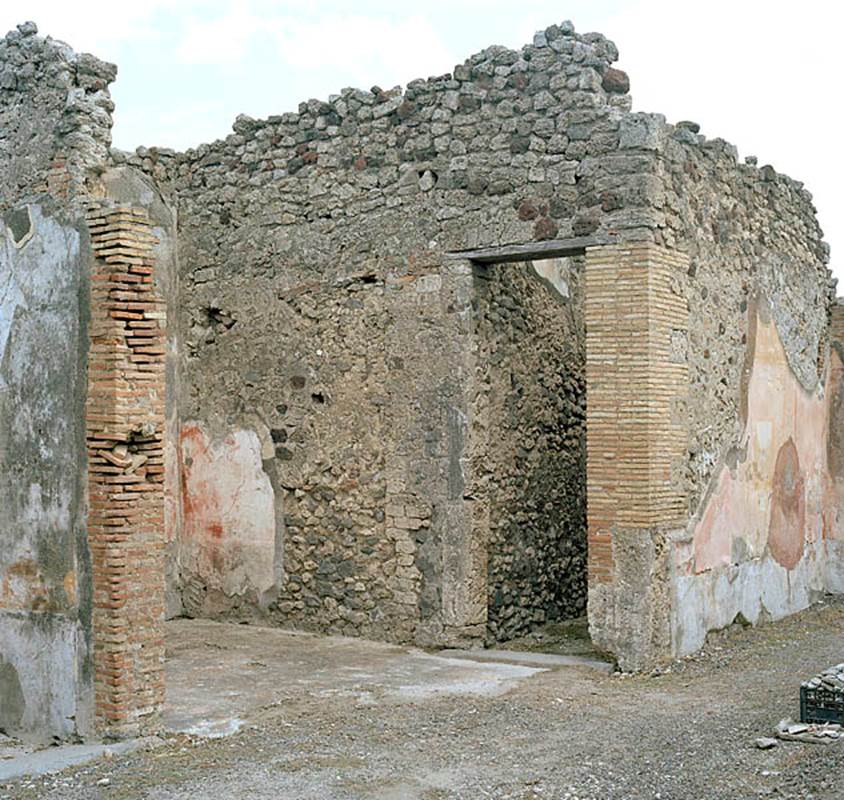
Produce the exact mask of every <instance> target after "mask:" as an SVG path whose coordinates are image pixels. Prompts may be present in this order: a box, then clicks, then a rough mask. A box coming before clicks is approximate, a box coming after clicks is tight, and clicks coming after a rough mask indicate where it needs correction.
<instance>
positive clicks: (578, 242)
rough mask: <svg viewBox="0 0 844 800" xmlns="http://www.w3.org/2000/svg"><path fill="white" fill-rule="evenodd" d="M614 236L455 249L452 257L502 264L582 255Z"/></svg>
mask: <svg viewBox="0 0 844 800" xmlns="http://www.w3.org/2000/svg"><path fill="white" fill-rule="evenodd" d="M615 242H616V237H614V236H608V235H605V236H577V237H574V238H573V239H549V240H547V241H544V242H528V243H527V244H504V245H500V246H499V247H483V248H481V249H478V250H455V251H452V252H451V253H449V254H448V255H449V257H450V258H463V259H467V260H468V261H474V262H475V263H476V264H501V263H505V262H508V261H539V260H541V259H543V258H563V257H566V256H582V255H583V254H584V253H585V252H586V248H587V247H596V246H598V245H606V244H614V243H615Z"/></svg>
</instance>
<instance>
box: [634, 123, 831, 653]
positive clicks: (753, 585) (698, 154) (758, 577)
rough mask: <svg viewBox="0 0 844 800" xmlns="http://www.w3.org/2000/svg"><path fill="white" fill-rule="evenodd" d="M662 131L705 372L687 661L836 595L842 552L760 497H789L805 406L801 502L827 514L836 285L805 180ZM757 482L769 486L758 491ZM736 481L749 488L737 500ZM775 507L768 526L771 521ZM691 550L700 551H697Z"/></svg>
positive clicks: (674, 228) (665, 234) (696, 378)
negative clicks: (709, 646) (737, 623)
mask: <svg viewBox="0 0 844 800" xmlns="http://www.w3.org/2000/svg"><path fill="white" fill-rule="evenodd" d="M648 123H649V124H653V126H654V147H656V148H658V149H659V151H660V153H661V157H660V161H659V165H660V169H659V175H660V179H661V182H662V192H663V193H664V195H663V197H664V201H663V209H664V215H665V216H664V226H663V227H662V229H661V231H660V237H661V239H662V241H664V242H666V243H668V244H671V245H673V244H674V243H678V244H679V245H680V246H681V247H683V249H684V250H685V251H686V252H687V253H688V255H689V270H688V273H687V276H686V279H685V293H686V297H687V301H688V307H689V332H688V339H687V341H685V342H683V343H682V347H683V350H684V352H685V356H686V358H687V361H688V369H689V391H688V397H687V399H686V408H687V414H688V426H689V428H688V437H689V451H688V459H687V464H686V475H685V482H686V487H687V498H688V508H689V514H690V523H689V526H688V527H687V529H686V530H685V531H678V532H677V533H676V535H675V536H674V537H673V540H674V544H673V548H672V549H673V551H674V556H673V561H674V564H673V566H672V569H673V570H675V576H674V579H673V580H674V581H675V584H674V585H675V596H674V598H673V600H672V608H673V612H672V613H673V618H674V623H673V631H672V637H673V648H674V651H675V652H678V653H686V652H689V651H690V650H693V649H696V648H697V647H698V646H699V645H700V643H701V642H702V636H703V635H704V633H705V631H706V630H709V629H714V628H719V627H723V626H724V625H725V624H729V622H731V621H732V620H733V618H734V617H736V616H737V615H741V616H742V617H743V619H747V620H751V621H754V622H755V621H756V620H757V619H760V618H767V617H779V616H782V615H784V614H785V613H792V612H793V611H796V610H799V609H800V608H804V607H805V606H806V605H808V603H809V602H811V600H812V598H813V597H815V596H816V595H817V593H818V592H819V591H822V588H821V587H822V585H823V579H822V578H821V577H819V576H820V575H821V574H822V573H823V567H822V566H821V564H823V563H825V562H826V560H827V559H826V553H825V552H823V553H817V552H815V551H816V550H817V545H816V544H813V543H816V542H819V541H820V538H821V537H822V534H821V532H820V530H819V529H813V527H814V524H813V523H812V524H809V525H808V527H804V524H803V522H799V523H798V520H797V518H796V517H794V518H792V517H788V519H787V520H786V519H782V520H780V523H776V524H775V522H774V517H776V516H777V515H778V514H779V513H780V512H779V511H778V510H777V509H776V508H775V505H776V503H775V502H774V504H773V505H771V504H769V501H767V500H763V499H753V498H751V497H750V496H749V495H748V494H747V492H750V493H751V494H752V493H753V492H756V491H761V492H762V493H763V495H766V496H772V497H774V498H776V496H777V495H778V492H779V491H780V490H779V489H778V488H777V486H778V482H780V481H781V480H782V475H780V474H779V473H778V472H777V470H776V469H775V466H776V464H775V461H776V459H775V458H774V456H775V455H776V452H775V450H776V448H777V447H785V445H786V440H788V434H787V433H786V431H789V430H791V429H790V428H789V425H791V424H792V423H791V414H792V411H791V410H790V409H791V406H788V402H790V401H789V400H788V398H790V397H791V396H792V395H794V397H795V399H794V400H793V402H795V403H797V404H798V406H799V407H800V408H801V409H802V411H801V412H798V413H799V414H801V415H802V414H805V418H804V419H803V422H802V427H803V430H804V431H812V435H814V436H816V439H817V440H816V441H815V442H814V444H813V445H812V446H811V448H809V449H807V447H809V446H808V439H807V438H806V434H805V433H801V432H800V431H797V432H792V434H793V436H794V442H796V443H797V450H795V451H794V453H795V458H798V460H799V462H800V464H802V466H801V467H799V468H798V469H797V473H799V476H800V477H799V481H800V482H801V483H800V487H801V488H800V491H799V494H800V496H801V497H800V500H799V502H800V503H803V502H805V503H807V504H808V506H807V508H808V507H810V506H811V505H812V504H813V503H819V502H821V501H820V500H819V499H818V498H819V497H821V495H822V492H821V489H820V488H819V487H820V486H821V484H822V483H824V481H825V480H826V479H824V478H822V475H823V473H824V472H825V469H826V468H825V466H824V465H823V464H820V463H818V461H817V458H816V454H815V453H814V449H813V448H816V447H819V446H821V442H822V441H823V440H824V438H825V436H826V434H825V433H824V430H823V429H822V428H821V427H817V426H816V424H815V423H816V422H818V421H819V420H820V419H821V418H822V417H823V415H824V414H825V411H824V410H823V404H822V403H820V404H818V405H816V406H815V405H812V404H810V403H808V400H807V398H808V397H810V396H817V395H818V393H819V392H820V393H822V392H823V384H824V381H826V380H828V375H827V371H826V367H827V366H828V358H829V331H828V324H829V313H830V309H831V305H832V303H833V301H834V288H835V285H834V281H833V280H832V279H831V277H830V273H829V270H828V268H827V261H828V255H829V254H828V248H827V245H826V244H825V243H824V242H823V236H822V233H821V231H820V229H819V227H818V224H817V220H816V218H815V209H814V207H813V206H812V202H811V195H810V194H809V193H808V192H807V191H806V190H805V189H804V188H803V186H802V184H800V183H799V182H797V181H794V180H792V179H790V178H788V177H785V176H782V175H778V174H777V173H776V172H775V171H774V169H773V168H772V167H770V166H764V167H761V168H760V167H758V166H757V165H756V160H755V159H754V158H752V157H751V158H749V159H748V160H747V163H744V164H740V163H738V162H737V158H736V156H737V154H736V151H735V148H733V147H732V146H730V145H729V144H727V143H726V142H724V141H723V140H720V139H715V140H706V139H705V138H704V137H703V136H701V135H699V134H698V132H697V126H696V125H694V124H692V123H681V124H679V125H677V126H669V125H665V124H664V122H663V121H662V120H661V119H659V118H655V117H651V118H649V120H648ZM759 314H761V315H762V321H761V322H758V323H757V316H758V315H759ZM757 332H760V335H761V334H762V333H764V335H765V337H767V338H766V339H765V342H768V339H769V338H770V337H771V336H775V338H776V341H777V343H781V355H776V356H775V355H774V354H773V351H774V350H776V347H775V345H774V344H771V343H767V344H764V345H762V347H763V349H762V351H761V352H757V348H758V347H759V346H760V342H758V341H757ZM760 359H762V360H763V363H761V364H760V363H759V360H760ZM760 371H761V372H762V374H763V375H764V376H765V377H764V378H760V377H759V376H758V374H757V373H759V372H760ZM786 372H787V373H789V376H788V377H786V375H785V373H786ZM756 381H767V389H765V390H763V391H762V394H768V395H777V397H776V398H774V397H772V396H771V397H768V398H767V400H766V401H765V403H766V404H767V405H766V407H765V409H764V410H762V409H761V407H759V408H757V409H755V410H753V409H751V408H750V407H749V406H750V404H751V402H752V400H753V392H752V391H751V388H750V387H751V385H756V384H755V382H756ZM774 387H778V388H774ZM798 387H799V388H798ZM759 402H762V400H761V398H760V399H759V400H757V403H759ZM771 403H773V404H774V405H773V407H772V406H771V405H770V404H771ZM782 403H786V405H785V406H783V405H781V404H782ZM813 409H814V410H813ZM754 416H755V417H756V419H754V420H752V421H751V417H754ZM766 432H767V433H766ZM760 437H761V438H760ZM781 437H784V438H781ZM789 441H790V440H789ZM772 447H774V448H775V449H774V451H771V450H770V448H772ZM772 452H773V455H772ZM783 452H785V451H783ZM798 453H799V457H798ZM791 466H794V465H791ZM791 466H789V467H788V469H789V470H790V469H791ZM783 468H785V467H783ZM748 470H749V472H746V471H748ZM751 473H752V474H753V476H754V477H753V479H752V480H751V479H750V478H749V477H748V476H749V475H750V474H751ZM789 474H790V473H789ZM728 475H730V476H732V477H731V478H728V477H727V476H728ZM793 477H795V479H797V476H793ZM790 479H791V478H789V480H790ZM747 480H751V483H753V482H755V481H761V484H760V485H759V486H757V487H756V488H754V489H751V488H749V484H748V483H745V481H747ZM725 481H726V482H731V481H737V482H738V485H740V486H743V487H744V488H743V489H742V490H740V491H738V492H737V493H735V494H732V495H730V492H729V491H728V490H726V489H725V486H724V484H725ZM754 497H755V495H754ZM795 497H796V496H795ZM813 498H814V499H813ZM795 502H797V500H796V499H795ZM760 509H762V516H763V517H765V520H764V522H762V521H761V520H760V519H756V517H755V514H756V512H757V511H759V510H760ZM809 513H810V514H811V513H812V512H809ZM814 513H818V514H819V513H821V512H820V510H819V509H816V512H814ZM769 518H770V519H769ZM809 519H811V517H810V518H809ZM814 519H815V520H816V521H817V520H818V519H819V517H817V516H816V517H814ZM704 542H708V544H704ZM714 542H718V544H714ZM728 542H729V544H728ZM778 542H780V544H777V543H778ZM785 542H787V544H785ZM804 543H806V544H805V548H806V553H807V554H808V553H809V551H812V554H811V556H808V555H807V558H808V559H809V560H808V561H806V560H805V559H803V560H801V559H798V560H799V561H800V565H798V564H797V563H796V562H795V563H789V565H788V566H785V565H783V564H781V563H780V562H779V561H778V560H777V557H776V554H777V550H778V547H779V548H780V549H781V548H782V547H785V548H786V549H788V548H791V549H795V548H796V549H797V550H799V552H800V553H801V554H802V553H803V552H804ZM690 548H691V549H693V550H694V552H695V555H692V556H690V555H689V552H690ZM715 551H717V552H718V555H717V556H714V555H713V553H714V552H715ZM705 553H706V554H708V555H705ZM804 562H805V563H804ZM704 585H705V586H707V587H708V588H705V589H704V588H703V587H704ZM704 598H709V599H708V600H705V599H704Z"/></svg>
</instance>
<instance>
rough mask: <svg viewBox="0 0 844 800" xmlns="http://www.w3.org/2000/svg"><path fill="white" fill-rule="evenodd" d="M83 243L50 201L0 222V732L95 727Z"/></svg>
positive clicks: (72, 221) (40, 734) (57, 732)
mask: <svg viewBox="0 0 844 800" xmlns="http://www.w3.org/2000/svg"><path fill="white" fill-rule="evenodd" d="M88 252H89V251H88V244H87V237H86V236H85V234H84V230H83V227H82V222H81V220H80V219H79V218H73V217H72V216H70V215H68V214H66V213H65V212H64V211H62V210H60V209H59V208H58V206H57V204H56V203H54V202H52V201H49V200H48V199H46V198H45V199H43V200H42V202H40V203H37V204H36V203H32V204H29V205H20V206H18V207H16V208H13V209H9V210H7V211H6V212H5V213H4V214H3V215H2V220H0V478H2V480H0V730H2V731H5V732H7V733H9V734H13V735H19V736H25V737H35V738H38V739H48V738H49V737H50V736H56V737H65V736H72V735H76V734H84V733H86V732H87V731H88V725H89V721H90V701H91V674H90V660H89V658H90V653H89V642H90V635H91V633H90V625H91V621H90V603H91V587H90V565H89V561H88V551H87V547H86V535H85V488H84V475H85V439H84V436H85V424H84V416H83V407H84V406H83V404H84V398H85V386H86V382H85V362H86V356H87V349H88V347H87V331H86V324H87V322H86V315H85V312H84V310H83V309H84V308H86V307H87V293H88V285H87V270H86V266H87V261H86V259H87V257H88Z"/></svg>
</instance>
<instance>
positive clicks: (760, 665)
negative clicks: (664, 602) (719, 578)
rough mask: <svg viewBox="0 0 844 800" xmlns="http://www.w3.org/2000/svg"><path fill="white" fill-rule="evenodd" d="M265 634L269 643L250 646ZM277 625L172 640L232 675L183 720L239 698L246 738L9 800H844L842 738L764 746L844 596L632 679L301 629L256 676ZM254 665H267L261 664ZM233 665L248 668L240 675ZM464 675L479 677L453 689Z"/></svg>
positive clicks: (829, 656) (179, 654) (825, 652)
mask: <svg viewBox="0 0 844 800" xmlns="http://www.w3.org/2000/svg"><path fill="white" fill-rule="evenodd" d="M208 631H212V632H213V634H214V635H213V636H209V635H208ZM256 633H257V635H258V637H260V641H261V643H262V645H261V646H262V648H263V653H264V654H263V655H259V656H254V655H251V654H250V653H251V651H250V650H249V648H247V647H245V644H244V643H245V642H246V641H249V640H250V637H252V636H254V635H256ZM277 633H278V632H274V631H265V630H263V631H262V630H261V629H254V628H252V629H248V630H246V631H245V632H244V629H243V628H242V627H238V626H231V627H228V626H214V627H213V628H191V629H190V630H188V629H185V630H184V631H183V632H182V634H180V635H179V636H176V637H174V642H175V646H174V650H175V652H171V665H170V667H169V669H171V670H172V666H173V664H174V663H178V660H179V659H192V660H193V662H194V664H197V665H198V666H197V671H196V672H194V673H193V680H190V679H189V675H190V674H189V673H186V675H185V683H186V684H191V683H193V684H194V688H196V689H197V691H199V690H200V689H202V690H203V691H208V690H213V689H214V687H215V686H217V685H218V684H217V683H216V681H217V679H216V678H214V672H213V669H212V666H213V664H214V662H215V658H216V659H217V660H218V661H219V662H220V664H221V670H220V671H219V672H218V677H219V674H220V673H221V672H222V673H228V677H226V679H225V680H224V681H223V683H222V684H220V685H222V686H223V687H224V688H223V689H222V690H220V691H219V692H218V695H219V698H224V697H228V698H229V700H228V701H226V702H223V703H221V704H217V703H216V701H215V700H214V698H211V701H207V702H206V701H203V702H204V703H206V705H205V706H204V707H203V708H202V710H201V713H199V717H197V712H198V711H199V710H200V709H199V706H197V704H196V703H194V702H193V701H190V700H189V699H184V698H187V695H185V694H182V697H183V701H182V702H183V707H182V709H181V711H179V709H176V708H173V707H171V710H170V715H171V716H170V722H171V724H174V725H177V724H178V723H179V720H180V719H181V722H182V724H184V725H186V726H187V727H190V726H191V725H195V724H197V719H199V718H202V719H206V718H207V720H209V721H210V722H211V723H214V722H215V721H216V722H221V721H222V722H223V723H225V720H226V719H230V717H227V716H226V715H227V714H229V713H230V711H231V708H233V707H237V708H240V709H244V711H243V714H242V717H241V718H238V720H239V721H238V722H237V725H239V726H240V729H239V731H238V732H237V733H235V734H233V735H230V736H227V737H224V738H216V739H207V738H205V739H200V738H198V737H197V736H195V735H189V734H175V735H170V736H168V737H167V738H166V740H165V741H164V743H163V744H159V745H158V746H155V747H150V748H149V749H147V750H141V751H137V752H134V753H129V754H122V755H115V756H114V757H112V758H110V759H109V758H103V759H100V760H98V761H96V762H94V763H91V764H89V765H87V766H85V767H81V768H74V769H70V770H66V771H64V772H62V773H59V774H56V775H51V776H46V777H44V778H38V779H25V780H23V781H18V782H14V783H11V784H6V785H5V786H4V785H2V784H0V798H16V799H17V798H68V800H70V799H71V798H72V799H73V800H83V799H84V800H118V799H119V800H128V799H129V798H139V799H140V798H143V799H144V800H177V799H178V800H181V799H182V798H184V799H185V800H187V798H190V800H203V799H204V798H213V800H230V799H236V798H249V799H250V800H253V799H254V800H264V799H265V798H266V800H270V798H272V800H279V799H282V800H284V799H286V798H290V800H341V799H342V800H351V799H352V798H362V799H364V798H382V799H383V800H388V799H396V800H398V799H399V798H418V799H419V800H444V799H445V798H472V800H475V799H476V798H496V799H500V800H505V799H507V798H512V799H513V800H515V799H516V798H519V799H520V800H527V799H528V798H531V799H534V798H554V799H557V798H559V799H560V800H562V799H564V798H568V799H569V800H575V798H577V799H578V800H586V799H587V798H589V800H592V799H594V800H615V799H617V800H622V798H624V799H625V800H626V799H628V798H629V799H630V800H633V799H634V798H648V800H655V798H660V799H661V800H673V799H674V798H677V799H678V800H682V799H683V798H689V800H691V799H692V798H694V800H699V799H700V798H735V799H737V800H739V799H741V798H759V797H771V798H805V799H807V800H808V798H814V800H827V799H829V800H832V798H841V797H844V743H841V744H839V743H836V744H832V745H829V746H821V745H809V744H802V743H790V742H789V743H786V742H782V743H780V744H779V746H777V747H775V748H773V749H771V750H764V751H763V750H759V749H757V748H756V746H755V744H754V740H755V739H756V738H757V737H759V736H767V735H770V734H771V732H772V730H773V728H774V726H775V725H776V724H777V722H778V721H779V720H780V719H781V718H782V717H785V716H796V715H797V712H798V703H797V699H798V687H799V683H800V681H801V680H802V679H804V678H805V677H807V676H810V675H812V674H814V673H816V672H818V671H819V670H821V669H822V668H824V667H826V666H829V665H831V664H835V663H839V662H841V661H844V605H843V604H841V603H840V602H835V603H828V604H821V605H819V606H817V607H815V608H813V609H810V610H809V611H807V612H805V613H803V614H801V615H799V616H797V617H793V618H791V619H787V620H784V621H781V622H777V623H772V624H768V625H764V626H761V627H759V628H739V627H736V628H734V629H731V630H729V631H726V632H723V633H721V634H718V635H716V636H713V637H711V640H710V642H709V644H708V645H707V647H706V649H705V651H704V652H703V653H701V654H699V655H697V656H695V657H693V658H690V659H687V660H685V661H682V662H678V663H676V664H674V665H672V666H671V667H670V668H669V669H666V670H663V671H661V672H658V673H657V672H655V673H653V674H648V675H638V676H634V677H629V676H628V677H625V676H619V675H605V674H602V673H600V672H597V671H594V670H588V669H579V668H572V667H566V668H563V669H557V670H527V668H524V669H525V670H527V671H526V672H524V673H522V672H508V670H507V669H504V668H503V667H502V668H501V669H500V670H499V669H494V668H493V669H489V668H490V665H489V664H485V665H483V667H482V668H481V667H480V665H478V668H477V669H478V670H480V671H477V670H472V671H470V672H466V673H460V672H459V671H460V670H461V669H462V667H461V666H460V665H458V664H455V663H454V662H452V661H451V660H447V659H441V660H443V661H447V662H448V663H446V664H441V663H439V662H438V661H437V660H436V659H435V660H433V661H432V660H430V659H431V657H430V656H427V655H426V654H422V653H419V651H408V650H405V649H403V648H390V647H389V646H381V645H372V644H371V643H367V644H365V645H363V646H362V649H361V651H360V652H358V650H357V649H356V648H355V647H354V646H353V645H349V644H343V643H344V642H346V643H348V641H349V640H339V644H333V643H329V644H330V645H331V646H320V645H318V644H315V643H312V642H308V641H307V640H306V639H302V640H301V644H302V648H300V649H299V650H298V652H297V650H296V649H295V648H294V649H293V650H292V655H293V657H294V658H297V659H299V660H298V661H295V662H294V667H293V668H291V669H288V670H287V671H286V672H282V673H280V675H281V677H279V678H278V680H276V681H275V682H273V680H267V679H265V678H261V679H259V680H255V679H254V678H250V675H255V674H259V673H262V672H264V671H268V672H269V673H270V674H272V673H273V672H274V670H275V667H274V666H273V665H274V664H275V662H274V661H273V659H274V658H278V659H280V660H284V659H283V654H282V653H281V648H278V647H276V645H275V644H274V643H275V642H276V641H278V642H281V641H282V640H280V639H279V640H276V639H274V637H275V636H276V635H277ZM229 634H230V635H229ZM241 636H243V637H245V638H244V639H241V638H240V637H241ZM282 636H289V635H288V634H282ZM285 641H286V640H285ZM206 643H210V644H206ZM242 645H243V646H242ZM286 647H287V649H288V650H289V642H288V644H287V646H286ZM347 647H348V650H347V651H345V652H344V648H347ZM179 648H182V649H181V650H179ZM226 648H229V649H228V650H227V649H226ZM332 648H336V657H337V662H336V663H333V665H332V662H333V661H334V657H333V656H331V655H330V654H331V653H332ZM361 652H362V653H363V655H361ZM273 653H274V654H275V655H272V657H270V655H271V654H273ZM326 654H328V656H327V655H326ZM230 659H232V660H233V661H230ZM250 660H252V661H258V662H259V664H256V665H253V666H252V667H249V666H248V662H249V661H250ZM182 663H183V664H186V663H188V662H187V661H185V660H183V661H182ZM232 663H236V664H240V665H241V666H240V667H237V669H235V673H236V674H231V671H232V666H231V664H232ZM260 664H264V665H265V666H263V667H262V666H260ZM493 667H494V665H493ZM509 669H510V670H512V669H515V668H514V667H512V666H510V667H509ZM238 670H240V671H238ZM250 670H251V672H250ZM332 670H333V671H332ZM455 670H456V672H455ZM460 674H462V675H463V678H465V679H466V680H464V681H463V684H464V685H463V687H462V688H458V689H457V690H454V685H455V683H460V680H459V675H460ZM339 675H345V676H346V677H345V680H344V681H342V680H339V679H338V676H339ZM291 676H293V677H292V678H291ZM327 681H331V682H333V684H334V685H333V687H332V686H329V685H327V683H326V682H327ZM202 682H205V686H204V687H200V686H198V684H199V683H202ZM273 687H275V688H273ZM420 687H421V688H420ZM449 687H452V688H451V689H449ZM332 688H333V691H328V690H329V689H332ZM232 692H234V693H236V694H235V695H231V694H230V693H232ZM196 697H197V698H199V697H200V695H197V696H196ZM219 698H218V699H219ZM250 698H251V699H250ZM229 701H230V702H229ZM180 714H181V715H182V716H181V717H180V716H179V715H180ZM212 727H213V726H212Z"/></svg>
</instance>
